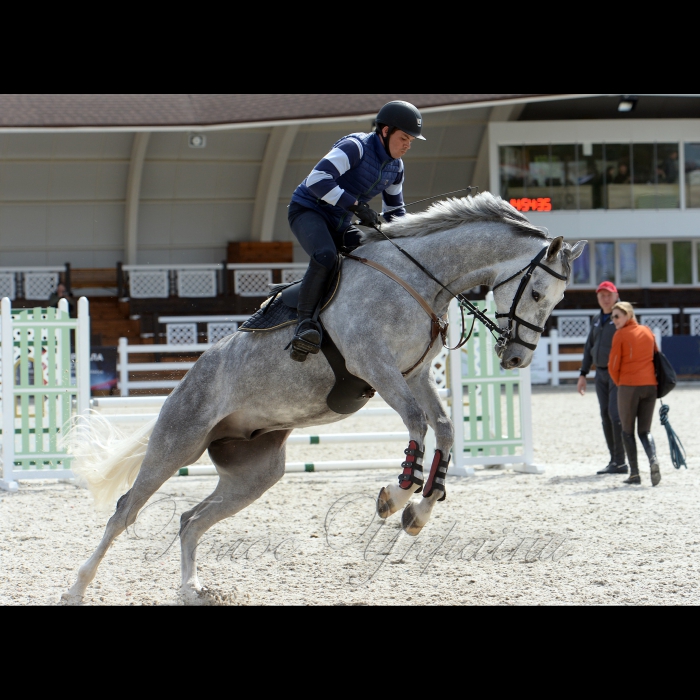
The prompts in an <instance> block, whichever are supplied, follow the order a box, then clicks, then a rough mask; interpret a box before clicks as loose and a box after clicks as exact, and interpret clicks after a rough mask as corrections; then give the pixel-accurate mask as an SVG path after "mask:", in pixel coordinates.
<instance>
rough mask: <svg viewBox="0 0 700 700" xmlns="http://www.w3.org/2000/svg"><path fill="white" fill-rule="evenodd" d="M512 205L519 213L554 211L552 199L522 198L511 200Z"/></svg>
mask: <svg viewBox="0 0 700 700" xmlns="http://www.w3.org/2000/svg"><path fill="white" fill-rule="evenodd" d="M510 203H511V205H512V206H514V207H515V208H516V209H517V210H518V211H552V198H551V197H537V198H536V199H535V198H533V199H530V198H529V197H520V198H519V199H511V200H510Z"/></svg>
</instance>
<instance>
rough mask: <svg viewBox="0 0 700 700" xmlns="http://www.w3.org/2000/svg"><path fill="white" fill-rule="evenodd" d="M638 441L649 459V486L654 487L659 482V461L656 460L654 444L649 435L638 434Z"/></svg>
mask: <svg viewBox="0 0 700 700" xmlns="http://www.w3.org/2000/svg"><path fill="white" fill-rule="evenodd" d="M639 439H640V441H641V443H642V446H643V447H644V451H645V452H646V453H647V457H648V458H649V471H650V472H651V485H652V486H656V485H657V484H658V483H659V481H661V472H660V471H659V460H658V459H657V458H656V444H655V443H654V438H653V437H652V436H651V433H639Z"/></svg>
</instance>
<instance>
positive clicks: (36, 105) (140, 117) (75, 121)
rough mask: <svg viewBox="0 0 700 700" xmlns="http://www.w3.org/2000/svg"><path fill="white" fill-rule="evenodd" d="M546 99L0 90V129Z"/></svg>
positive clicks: (201, 122) (259, 119)
mask: <svg viewBox="0 0 700 700" xmlns="http://www.w3.org/2000/svg"><path fill="white" fill-rule="evenodd" d="M570 96H571V97H574V95H570ZM576 96H577V97H578V95H576ZM547 97H567V95H471V94H441V95H413V94H395V95H369V94H350V95H346V94H318V95H307V94H236V95H233V94H228V95H223V94H222V95H163V94H153V95H150V94H138V95H126V94H125V95H115V94H98V95H92V94H91V95H86V94H80V95H76V94H37V95H29V94H21V95H20V94H16V95H11V94H0V128H5V129H8V128H9V129H12V128H29V129H31V128H41V127H43V128H71V127H72V128H76V127H92V128H120V127H121V128H128V127H136V128H138V127H141V128H143V127H156V128H157V127H178V126H182V127H184V126H214V125H218V124H251V123H262V124H264V123H266V122H275V121H276V122H279V121H287V120H290V121H291V120H307V119H308V120H316V119H329V118H342V117H355V116H362V115H368V114H373V113H376V112H377V111H378V110H379V108H380V107H381V106H382V105H383V104H385V103H386V102H389V101H390V100H397V99H401V100H407V101H408V102H412V103H413V104H415V105H416V106H417V107H419V108H420V109H429V108H440V107H453V106H457V105H463V106H469V105H473V106H477V105H479V104H484V103H491V104H493V103H498V102H506V101H527V100H528V99H531V98H547Z"/></svg>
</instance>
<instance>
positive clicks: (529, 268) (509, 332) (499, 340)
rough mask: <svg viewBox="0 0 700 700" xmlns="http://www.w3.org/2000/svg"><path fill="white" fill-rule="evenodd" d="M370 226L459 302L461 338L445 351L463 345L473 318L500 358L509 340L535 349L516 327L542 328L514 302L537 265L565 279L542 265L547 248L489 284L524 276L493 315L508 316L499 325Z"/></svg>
mask: <svg viewBox="0 0 700 700" xmlns="http://www.w3.org/2000/svg"><path fill="white" fill-rule="evenodd" d="M370 228H373V229H374V230H375V231H376V232H377V233H379V234H381V235H382V236H383V237H384V238H386V240H387V241H389V243H391V244H392V245H393V246H394V247H395V248H396V249H397V250H399V251H401V253H403V254H404V255H405V256H406V257H407V258H408V259H409V260H410V261H411V262H412V263H413V264H414V265H416V266H417V267H418V268H419V269H420V270H422V271H423V272H424V273H425V274H426V275H427V276H428V277H430V279H432V280H433V282H437V284H439V285H440V286H441V287H442V288H443V289H444V290H445V291H446V292H447V293H448V294H449V295H450V296H451V297H452V298H453V299H456V300H457V302H458V303H459V308H460V311H461V312H462V333H461V338H462V340H461V341H460V342H459V343H458V344H457V345H455V346H454V347H453V348H450V347H448V346H447V345H445V348H447V350H458V349H459V348H461V347H462V346H463V345H465V344H466V343H467V341H468V340H469V338H471V336H472V333H473V332H474V324H475V323H476V321H477V319H478V320H479V321H480V322H481V323H482V324H483V325H484V326H485V327H486V329H487V330H488V331H489V332H490V333H491V335H492V336H493V337H494V338H496V348H495V349H496V354H497V355H498V356H499V357H500V356H501V355H502V354H503V352H504V351H505V349H506V348H507V347H508V344H509V343H517V344H518V345H522V346H523V347H526V348H528V349H529V350H535V348H536V347H537V346H536V345H533V344H532V343H528V342H526V341H524V340H523V339H522V338H521V337H520V334H519V327H520V326H521V325H522V326H525V328H529V329H530V330H533V331H536V332H537V333H544V328H543V327H540V326H536V325H534V324H533V323H529V322H528V321H524V320H523V319H522V318H520V316H518V315H517V314H516V310H517V307H518V304H519V302H520V299H521V298H522V296H523V293H524V292H525V287H527V285H528V283H529V282H530V279H531V278H532V273H533V272H534V271H535V268H537V267H541V268H542V269H543V270H545V271H546V272H548V273H549V274H550V275H553V276H554V277H556V278H557V279H560V280H567V279H568V277H567V276H566V275H560V274H559V273H558V272H554V270H552V269H551V268H550V267H547V266H546V265H543V264H542V258H543V257H544V255H545V253H546V252H547V250H548V248H547V247H546V246H545V247H544V248H542V250H541V251H540V252H539V253H537V255H535V257H534V258H533V259H532V260H531V261H530V262H529V263H528V264H527V265H526V266H525V267H523V268H522V270H518V271H517V272H516V273H515V274H513V275H511V276H510V277H509V278H508V279H505V280H503V281H502V282H499V283H498V284H496V285H495V286H494V287H493V291H495V290H496V289H498V287H501V286H502V285H504V284H506V283H507V282H510V281H511V280H513V279H515V278H516V277H517V276H518V275H521V274H522V273H523V272H524V273H525V275H524V276H523V278H522V279H521V280H520V285H519V286H518V290H517V291H516V293H515V296H514V297H513V303H512V304H511V306H510V311H509V312H508V313H507V314H496V318H507V319H508V325H507V326H506V327H505V328H502V327H501V326H499V325H498V324H497V323H494V322H493V321H492V320H491V319H490V318H489V317H488V316H487V315H486V314H485V313H484V312H483V311H481V309H479V308H478V307H477V306H475V305H474V304H472V302H471V301H469V299H467V298H466V297H465V296H464V295H463V294H455V293H454V292H452V291H450V290H449V289H448V288H447V287H446V286H445V285H444V284H443V283H442V282H440V280H438V279H437V277H435V275H433V274H432V273H431V272H430V271H429V270H426V268H425V267H423V265H421V263H419V262H418V261H417V260H416V259H415V258H414V257H413V256H412V255H410V254H409V253H407V252H406V251H405V250H404V249H403V248H402V247H401V246H399V245H397V244H396V243H395V242H394V241H393V240H392V239H391V238H389V236H387V235H386V234H385V233H384V232H383V231H382V230H381V229H380V228H378V227H377V226H371V227H370ZM465 307H466V308H467V309H468V311H467V316H473V319H472V325H471V328H470V329H469V335H465V328H466V326H465V322H464V309H465ZM513 323H517V326H516V328H515V336H514V337H513Z"/></svg>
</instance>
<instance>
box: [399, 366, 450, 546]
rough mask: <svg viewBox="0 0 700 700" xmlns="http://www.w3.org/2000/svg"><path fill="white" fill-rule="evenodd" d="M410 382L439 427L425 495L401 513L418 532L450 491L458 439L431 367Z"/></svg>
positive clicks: (408, 529)
mask: <svg viewBox="0 0 700 700" xmlns="http://www.w3.org/2000/svg"><path fill="white" fill-rule="evenodd" d="M408 385H409V387H410V389H411V392H412V393H413V395H414V396H415V397H416V400H417V401H418V402H419V403H420V405H421V406H422V408H423V409H424V411H425V413H426V415H427V418H428V424H429V425H430V427H431V428H432V429H433V430H434V431H435V443H436V444H435V454H434V455H433V461H432V464H431V466H430V471H429V473H428V476H427V478H426V481H425V486H424V487H423V498H421V499H420V501H418V502H417V503H409V504H408V505H407V506H406V508H405V509H404V511H403V513H402V515H401V525H402V527H403V529H404V532H406V533H407V534H409V535H412V536H414V537H415V536H416V535H417V534H418V533H419V532H420V531H421V530H422V529H423V527H425V525H426V524H427V522H428V520H429V519H430V514H431V513H432V511H433V507H434V506H435V504H436V503H437V502H438V501H444V500H445V497H446V495H447V491H446V486H445V480H446V478H447V467H448V464H449V462H450V450H451V449H452V444H453V442H454V427H453V425H452V421H451V420H450V418H449V416H448V415H447V413H446V412H445V408H444V406H443V405H442V401H441V400H440V394H439V393H438V388H437V385H436V384H435V379H434V378H433V373H432V370H431V369H430V367H429V366H428V367H426V369H425V370H424V371H423V372H421V373H420V374H419V375H417V376H416V377H414V378H411V379H409V381H408Z"/></svg>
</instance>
